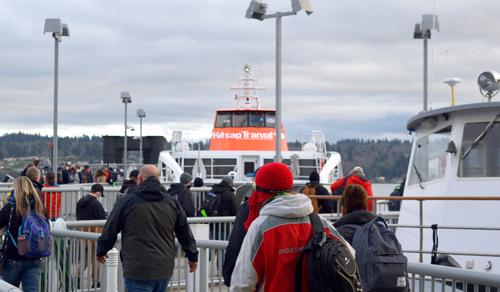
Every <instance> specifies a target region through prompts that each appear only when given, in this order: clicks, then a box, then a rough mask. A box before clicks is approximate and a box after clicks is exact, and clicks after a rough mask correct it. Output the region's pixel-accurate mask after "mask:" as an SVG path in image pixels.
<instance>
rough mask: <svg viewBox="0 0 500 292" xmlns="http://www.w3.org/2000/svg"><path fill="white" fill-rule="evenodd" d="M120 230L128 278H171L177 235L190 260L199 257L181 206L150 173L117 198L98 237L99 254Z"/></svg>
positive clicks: (123, 263)
mask: <svg viewBox="0 0 500 292" xmlns="http://www.w3.org/2000/svg"><path fill="white" fill-rule="evenodd" d="M120 232H121V234H122V249H121V252H120V257H121V260H122V266H123V277H125V278H128V279H132V280H135V281H153V280H162V279H168V278H170V277H171V276H172V273H173V269H174V258H175V237H177V239H178V240H179V243H180V244H181V246H182V250H184V252H185V253H186V257H187V258H188V259H189V261H192V262H197V261H198V250H197V249H196V241H195V239H194V237H193V234H192V233H191V229H190V228H189V225H188V222H187V219H186V216H185V214H184V212H183V210H182V207H181V205H180V204H179V202H178V201H176V200H174V199H173V198H172V197H171V196H170V195H168V194H167V190H166V189H165V188H164V187H163V186H162V185H161V183H160V182H159V181H158V179H157V178H156V177H149V178H148V179H146V180H145V181H143V182H142V183H141V184H140V185H139V186H138V187H137V190H136V191H135V192H134V193H131V194H129V195H127V196H123V197H122V198H121V199H120V200H119V201H118V203H117V204H116V206H115V207H114V208H113V211H112V212H111V214H110V215H109V218H108V220H107V221H106V224H105V225H104V229H103V232H102V234H101V236H100V237H99V240H98V244H97V249H96V255H97V256H98V257H99V256H104V255H105V254H106V253H107V252H108V251H109V250H110V249H112V248H113V246H114V244H115V242H116V239H117V235H118V233H120ZM174 235H175V237H174Z"/></svg>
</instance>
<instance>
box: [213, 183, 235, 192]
mask: <svg viewBox="0 0 500 292" xmlns="http://www.w3.org/2000/svg"><path fill="white" fill-rule="evenodd" d="M227 191H231V192H234V189H233V188H232V187H231V186H230V185H229V184H228V183H227V182H225V181H223V182H221V183H220V184H216V185H214V186H213V187H212V189H211V190H210V192H212V193H215V194H218V193H223V192H227Z"/></svg>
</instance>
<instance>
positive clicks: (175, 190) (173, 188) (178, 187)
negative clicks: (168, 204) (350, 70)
mask: <svg viewBox="0 0 500 292" xmlns="http://www.w3.org/2000/svg"><path fill="white" fill-rule="evenodd" d="M186 190H187V188H186V186H184V185H183V184H180V183H174V184H171V185H170V188H169V189H168V191H167V192H168V194H170V195H171V196H173V195H175V194H179V193H182V192H185V191H186Z"/></svg>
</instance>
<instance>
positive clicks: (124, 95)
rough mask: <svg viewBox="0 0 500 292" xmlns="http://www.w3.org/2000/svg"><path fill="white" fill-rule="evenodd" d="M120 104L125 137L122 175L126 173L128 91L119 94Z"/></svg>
mask: <svg viewBox="0 0 500 292" xmlns="http://www.w3.org/2000/svg"><path fill="white" fill-rule="evenodd" d="M120 98H121V99H122V102H123V103H124V104H125V137H124V139H123V173H127V104H128V103H131V102H132V96H130V93H128V91H122V93H121V94H120Z"/></svg>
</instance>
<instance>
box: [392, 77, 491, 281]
mask: <svg viewBox="0 0 500 292" xmlns="http://www.w3.org/2000/svg"><path fill="white" fill-rule="evenodd" d="M497 74H498V73H495V72H485V73H483V74H482V75H481V76H480V79H479V81H478V82H479V84H480V86H481V85H483V86H489V88H490V89H493V90H490V92H488V94H489V99H490V100H491V96H492V95H494V91H495V90H496V91H497V92H498V87H500V81H499V80H500V79H499V78H498V76H500V75H497ZM481 78H482V79H481ZM484 78H489V80H485V79H484ZM495 88H496V89H495ZM407 129H408V130H409V131H411V132H412V135H413V139H414V143H413V147H412V152H411V157H410V163H409V167H408V172H407V180H406V185H405V190H404V197H425V198H432V197H460V198H462V199H463V198H464V197H476V198H478V197H500V102H483V103H474V104H465V105H459V106H450V107H445V108H440V109H435V110H430V111H427V112H422V113H419V114H418V115H416V116H414V117H412V118H411V119H410V120H409V121H408V123H407ZM422 209H423V210H422V211H423V212H422V213H423V216H422V223H423V226H430V225H433V224H437V228H438V229H437V234H438V249H437V253H438V254H449V255H451V256H452V257H453V259H455V260H456V262H458V264H459V265H460V266H461V267H462V268H464V269H470V270H476V271H483V272H491V273H500V257H498V255H499V254H500V252H499V251H500V231H499V230H488V228H497V229H498V227H500V225H499V223H500V201H496V200H426V201H424V202H423V203H422ZM420 220H421V219H420V204H419V202H418V201H409V200H405V201H402V206H401V211H400V215H399V225H419V224H420ZM446 227H466V228H468V229H446ZM396 235H397V237H398V239H399V240H400V243H401V245H402V246H403V249H404V250H410V251H418V250H420V248H421V247H420V230H419V229H418V228H413V229H411V228H402V227H398V229H397V232H396ZM433 242H434V241H433V231H432V230H431V229H428V228H425V229H424V230H423V241H422V244H423V250H424V251H431V250H432V247H433ZM407 256H408V260H409V261H418V260H419V254H418V253H417V252H409V253H407ZM423 262H424V263H430V262H431V255H430V254H428V253H424V255H423Z"/></svg>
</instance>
